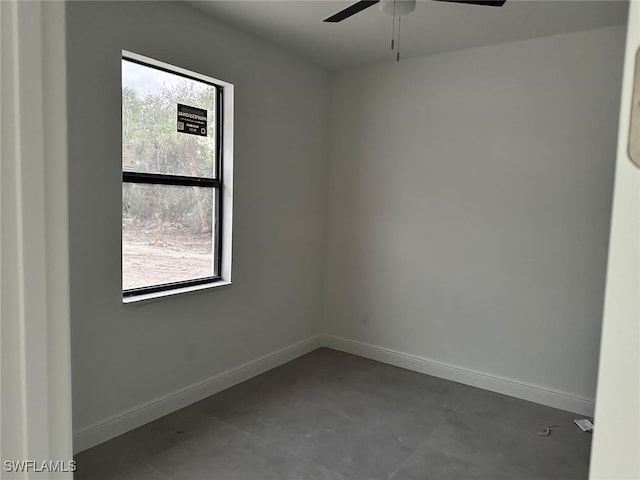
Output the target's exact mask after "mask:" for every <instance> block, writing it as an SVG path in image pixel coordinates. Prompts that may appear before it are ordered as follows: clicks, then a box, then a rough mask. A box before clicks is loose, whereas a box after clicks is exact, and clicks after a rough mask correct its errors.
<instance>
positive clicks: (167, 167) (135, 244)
mask: <svg viewBox="0 0 640 480" xmlns="http://www.w3.org/2000/svg"><path fill="white" fill-rule="evenodd" d="M226 85H228V84H225V83H224V82H218V81H216V80H214V79H212V78H209V77H205V76H203V75H200V74H197V73H194V72H188V71H186V70H183V69H180V68H177V67H172V66H170V65H167V64H164V63H161V62H157V61H155V60H152V59H147V58H145V57H140V56H138V55H133V54H132V55H123V59H122V182H123V183H122V290H123V296H124V297H130V296H136V295H141V294H149V293H154V292H162V291H167V290H175V289H182V288H185V287H189V286H195V285H204V284H208V283H213V282H216V281H219V280H220V279H221V278H222V260H223V259H222V256H223V248H222V247H223V238H224V237H223V226H224V224H223V222H222V214H223V211H224V210H223V201H224V198H225V197H224V194H223V193H224V187H225V184H224V181H223V168H224V161H223V155H224V151H223V138H224V132H223V128H224V120H223V115H224V113H225V112H224V111H223V110H224V105H225V103H224V96H225V94H226V92H225V90H226V89H225V86H226Z"/></svg>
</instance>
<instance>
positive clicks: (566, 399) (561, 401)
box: [322, 335, 595, 417]
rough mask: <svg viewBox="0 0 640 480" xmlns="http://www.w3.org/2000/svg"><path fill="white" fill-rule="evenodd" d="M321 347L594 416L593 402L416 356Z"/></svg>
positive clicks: (366, 347)
mask: <svg viewBox="0 0 640 480" xmlns="http://www.w3.org/2000/svg"><path fill="white" fill-rule="evenodd" d="M322 345H323V346H325V347H328V348H333V349H334V350H340V351H342V352H346V353H351V354H354V355H359V356H361V357H366V358H370V359H372V360H378V361H380V362H384V363H388V364H391V365H395V366H397V367H402V368H406V369H408V370H413V371H416V372H420V373H426V374H428V375H433V376H434V377H440V378H445V379H447V380H452V381H454V382H458V383H464V384H465V385H471V386H473V387H478V388H482V389H485V390H490V391H492V392H498V393H502V394H505V395H509V396H512V397H516V398H521V399H523V400H528V401H530V402H535V403H539V404H542V405H547V406H549V407H554V408H559V409H561V410H567V411H569V412H573V413H578V414H580V415H585V416H589V417H592V416H593V412H594V406H595V402H594V400H593V399H589V398H584V397H579V396H576V395H570V394H567V393H564V392H558V391H555V390H551V389H548V388H544V387H540V386H537V385H530V384H527V383H524V382H519V381H516V380H512V379H509V378H504V377H500V376H498V375H491V374H487V373H483V372H478V371H475V370H471V369H468V368H461V367H457V366H454V365H448V364H446V363H442V362H437V361H434V360H430V359H428V358H423V357H419V356H417V355H411V354H408V353H403V352H398V351H395V350H391V349H388V348H383V347H379V346H376V345H370V344H367V343H363V342H358V341H355V340H349V339H347V338H342V337H336V336H333V335H323V336H322Z"/></svg>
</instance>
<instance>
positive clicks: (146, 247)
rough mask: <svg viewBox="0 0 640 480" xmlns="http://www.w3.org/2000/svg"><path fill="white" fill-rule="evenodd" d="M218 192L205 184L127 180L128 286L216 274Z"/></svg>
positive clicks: (124, 197) (125, 286) (125, 253)
mask: <svg viewBox="0 0 640 480" xmlns="http://www.w3.org/2000/svg"><path fill="white" fill-rule="evenodd" d="M215 192H216V189H214V188H206V187H190V186H174V185H154V184H140V183H123V185H122V286H123V289H124V290H128V289H132V288H140V287H149V286H155V285H161V284H165V283H171V282H179V281H184V280H195V279H199V278H206V277H212V276H215V275H217V272H216V271H215V258H216V256H215V254H214V251H215V248H216V245H214V242H213V235H212V229H213V228H215V225H213V212H214V203H215V199H214V193H215Z"/></svg>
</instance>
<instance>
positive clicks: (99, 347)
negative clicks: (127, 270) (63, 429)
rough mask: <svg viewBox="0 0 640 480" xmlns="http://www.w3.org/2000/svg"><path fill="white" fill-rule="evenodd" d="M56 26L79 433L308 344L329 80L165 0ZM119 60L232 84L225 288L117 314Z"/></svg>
mask: <svg viewBox="0 0 640 480" xmlns="http://www.w3.org/2000/svg"><path fill="white" fill-rule="evenodd" d="M67 28H68V34H67V41H68V51H67V55H68V96H69V101H68V102H69V103H68V108H69V110H68V113H69V189H70V196H69V203H70V253H71V260H70V261H71V272H70V274H71V321H72V363H73V417H74V426H75V428H76V430H77V429H82V428H84V427H86V426H87V425H90V424H92V423H94V422H100V421H103V420H104V419H106V418H107V417H109V416H111V415H116V414H119V413H121V412H123V411H125V410H127V409H130V408H133V407H136V406H139V405H141V404H144V403H146V402H149V401H151V400H153V399H155V398H158V397H160V396H163V395H166V394H169V393H171V392H174V391H176V390H179V389H180V388H183V387H185V386H187V385H190V384H193V383H195V382H199V381H201V380H203V379H206V378H208V377H211V376H213V375H215V374H217V373H220V372H223V371H225V370H227V369H229V368H232V367H235V366H238V365H240V364H242V363H244V362H247V361H250V360H253V359H255V358H258V357H260V356H262V355H265V354H268V353H271V352H274V351H276V350H278V349H280V348H283V347H285V346H289V345H291V344H293V343H295V342H298V341H300V340H303V339H306V338H307V337H309V336H311V335H316V334H317V333H318V332H319V330H320V326H319V321H320V312H321V302H322V276H323V268H322V255H323V253H324V250H325V248H324V232H325V225H324V217H325V208H324V207H325V203H324V196H325V186H326V157H327V143H328V141H327V133H328V132H327V125H328V105H327V104H328V102H327V98H328V96H329V90H328V89H329V78H328V76H327V74H326V73H324V72H323V71H322V70H320V69H318V68H316V67H314V66H312V65H310V64H307V63H304V62H303V61H301V60H298V59H296V58H295V57H292V56H289V55H287V54H285V53H282V52H280V51H279V50H276V49H274V48H271V47H269V46H266V45H265V44H264V43H262V42H260V41H259V40H257V39H254V38H252V37H250V36H248V35H244V34H242V33H239V32H237V31H236V30H232V29H230V28H229V27H227V26H225V25H223V24H219V23H217V22H214V21H212V20H210V19H208V18H206V17H203V16H202V14H200V13H197V12H195V11H193V10H191V9H190V8H189V7H187V6H184V5H181V4H177V3H168V2H158V3H149V2H143V3H131V2H108V3H95V2H69V3H68V4H67ZM177 32H180V33H179V34H178V33H177ZM122 49H126V50H129V51H132V52H136V53H140V54H142V55H147V56H150V57H153V58H156V59H158V60H162V61H165V62H169V63H172V64H175V65H178V66H181V67H184V68H187V69H191V70H194V71H197V72H201V73H203V74H206V75H210V76H212V77H215V78H219V79H221V80H225V81H228V82H231V83H233V84H235V92H236V97H235V105H236V109H235V111H236V117H235V119H236V122H235V166H234V181H235V182H234V183H235V185H234V186H235V192H234V193H235V202H234V214H235V216H234V229H233V232H234V242H233V249H234V250H233V253H234V263H233V282H234V283H233V285H232V286H230V287H224V288H221V289H215V290H212V291H206V292H199V293H196V294H192V295H186V296H181V297H176V298H169V299H163V300H160V301H157V302H153V303H145V304H137V305H122V301H121V292H120V288H121V281H120V222H121V193H120V192H121V190H120V182H121V166H120V156H121V150H120V144H121V138H120V128H121V127H120V103H121V93H120V58H121V50H122ZM191 343H193V344H195V345H196V352H197V357H196V359H195V360H194V361H192V362H186V360H185V351H184V348H185V345H186V344H191Z"/></svg>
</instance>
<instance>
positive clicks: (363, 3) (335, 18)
mask: <svg viewBox="0 0 640 480" xmlns="http://www.w3.org/2000/svg"><path fill="white" fill-rule="evenodd" d="M379 1H380V0H360V1H359V2H356V3H354V4H353V5H350V6H348V7H347V8H345V9H344V10H341V11H339V12H338V13H336V14H335V15H332V16H330V17H329V18H326V19H325V20H324V21H325V22H331V23H336V22H341V21H342V20H344V19H345V18H349V17H350V16H351V15H355V14H356V13H358V12H361V11H362V10H364V9H365V8H369V7H371V6H372V5H375V4H376V3H378V2H379Z"/></svg>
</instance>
